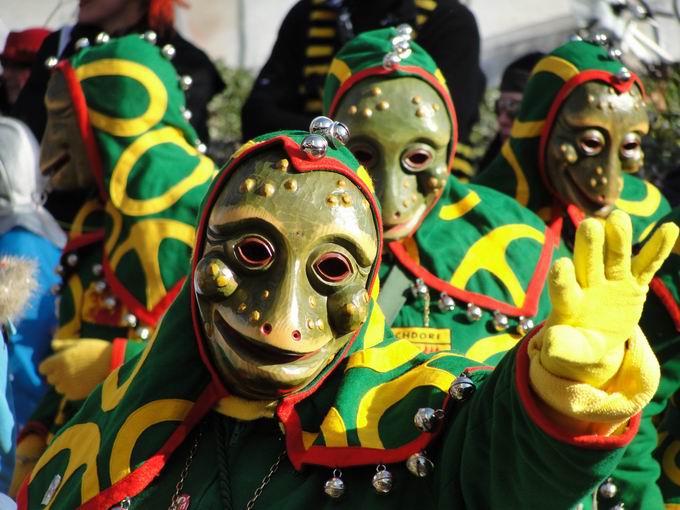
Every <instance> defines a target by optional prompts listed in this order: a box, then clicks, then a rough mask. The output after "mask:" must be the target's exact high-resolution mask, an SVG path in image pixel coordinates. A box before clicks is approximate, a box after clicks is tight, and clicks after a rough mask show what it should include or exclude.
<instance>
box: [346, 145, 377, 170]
mask: <svg viewBox="0 0 680 510" xmlns="http://www.w3.org/2000/svg"><path fill="white" fill-rule="evenodd" d="M351 150H352V154H354V157H355V158H357V161H358V162H359V163H361V164H362V165H363V166H364V167H366V168H369V167H371V166H373V165H374V164H375V160H376V157H375V151H374V150H373V148H372V147H369V146H368V145H364V144H360V145H355V146H354V147H352V149H351Z"/></svg>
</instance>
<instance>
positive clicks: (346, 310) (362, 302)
mask: <svg viewBox="0 0 680 510" xmlns="http://www.w3.org/2000/svg"><path fill="white" fill-rule="evenodd" d="M368 302H369V297H368V292H367V291H366V289H365V288H364V287H363V286H362V285H359V284H352V285H348V286H347V287H345V288H343V289H341V290H339V291H337V292H336V293H335V294H332V295H331V296H330V297H329V298H328V305H327V306H328V318H329V321H330V323H331V327H332V328H333V330H334V331H335V332H336V335H345V334H347V333H350V332H352V331H356V330H357V329H359V328H360V327H361V326H362V324H363V323H364V322H365V321H366V317H367V316H368Z"/></svg>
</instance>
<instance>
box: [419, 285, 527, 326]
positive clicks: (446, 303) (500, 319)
mask: <svg viewBox="0 0 680 510" xmlns="http://www.w3.org/2000/svg"><path fill="white" fill-rule="evenodd" d="M429 292H430V291H429V289H428V287H427V285H426V284H425V282H424V281H423V280H422V279H421V278H418V279H416V281H415V282H414V283H413V284H412V285H411V293H412V294H413V297H415V298H425V297H426V296H429ZM437 306H438V308H439V310H440V311H441V312H452V311H453V310H455V308H456V302H455V301H454V300H453V298H452V297H451V296H449V295H448V294H447V293H446V292H441V293H440V294H439V301H438V302H437ZM465 314H466V315H467V318H468V320H469V321H470V322H477V321H478V320H480V319H481V318H482V317H483V316H484V312H483V310H482V309H481V308H480V307H479V306H477V305H475V304H474V303H468V304H467V309H466V311H465ZM491 321H492V323H493V327H494V329H495V330H496V331H498V332H501V331H505V330H507V329H508V328H509V327H510V320H509V319H508V316H507V315H505V314H503V313H501V312H499V311H498V310H496V311H494V312H493V316H492V318H491ZM533 328H534V321H533V320H531V318H530V317H524V316H520V317H519V318H518V323H517V333H518V334H520V335H522V336H524V335H526V334H527V333H528V332H529V331H531V330H532V329H533Z"/></svg>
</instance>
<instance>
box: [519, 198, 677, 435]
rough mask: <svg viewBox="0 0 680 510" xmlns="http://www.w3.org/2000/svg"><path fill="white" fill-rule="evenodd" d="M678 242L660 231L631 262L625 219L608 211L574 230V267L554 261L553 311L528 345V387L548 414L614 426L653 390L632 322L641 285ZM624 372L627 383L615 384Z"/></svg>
mask: <svg viewBox="0 0 680 510" xmlns="http://www.w3.org/2000/svg"><path fill="white" fill-rule="evenodd" d="M677 235H678V228H677V227H676V226H675V225H674V224H672V223H668V224H665V225H663V226H661V227H660V228H659V229H658V230H657V231H656V232H655V234H654V235H653V236H652V238H651V239H650V241H649V242H648V243H647V244H646V245H645V246H644V247H643V248H642V250H641V251H640V253H639V254H638V255H637V256H636V257H635V258H633V259H632V261H631V251H632V246H631V239H632V226H631V222H630V218H629V217H628V215H627V214H625V213H624V212H622V211H614V212H612V213H611V214H610V216H609V218H608V219H607V221H606V223H605V225H604V226H603V225H602V223H600V222H599V221H598V220H596V219H587V220H585V221H583V222H582V223H581V225H580V226H579V228H578V230H577V232H576V242H575V245H574V261H573V263H572V261H571V260H569V259H560V260H558V261H557V262H556V263H555V264H554V266H553V268H552V270H551V273H550V279H549V291H550V298H551V300H552V306H553V309H552V311H551V313H550V315H549V317H548V320H547V321H546V324H545V326H544V327H543V329H542V330H541V331H540V332H539V333H538V334H537V335H536V336H535V337H534V338H532V340H531V342H530V344H529V356H530V358H531V368H530V379H531V382H532V386H533V387H534V390H535V391H536V392H537V393H538V394H539V395H540V396H541V398H542V399H543V400H544V402H546V403H548V404H549V405H550V406H551V407H552V408H553V409H557V410H558V411H560V412H561V413H563V414H566V415H567V416H570V417H572V418H576V419H584V418H585V419H589V420H595V421H598V420H602V421H610V422H614V421H616V420H617V419H618V420H620V419H621V418H622V417H623V416H631V415H632V414H634V412H636V411H637V410H639V409H638V408H641V407H642V406H644V405H645V404H646V403H647V401H648V400H649V398H651V396H652V395H653V393H654V391H656V386H657V385H658V377H659V375H658V374H659V368H658V363H657V362H656V360H655V359H654V356H653V353H652V351H651V349H650V348H649V345H648V343H647V341H646V339H645V338H644V335H642V333H641V332H640V331H639V328H637V323H638V321H639V319H640V315H641V314H642V307H643V305H644V302H645V298H646V295H647V290H648V284H649V282H650V280H651V279H652V277H653V276H654V273H655V272H656V271H657V270H658V269H659V267H660V266H661V264H662V263H663V261H664V260H665V259H666V257H668V255H669V253H670V250H671V248H672V247H673V244H674V242H675V239H676V238H677ZM624 368H625V371H626V372H627V374H628V375H629V376H630V377H632V378H633V379H634V380H633V381H626V377H621V374H620V373H619V371H620V370H621V371H623V370H624ZM624 386H625V387H624ZM596 389H597V390H599V392H598V391H595V390H596ZM615 394H616V395H615ZM612 397H614V398H613V400H612ZM624 401H625V405H624ZM603 406H604V407H603ZM617 406H618V408H617V409H614V408H615V407H617ZM621 406H623V407H625V408H626V409H625V410H624V409H623V408H622V407H621ZM631 413H632V414H631Z"/></svg>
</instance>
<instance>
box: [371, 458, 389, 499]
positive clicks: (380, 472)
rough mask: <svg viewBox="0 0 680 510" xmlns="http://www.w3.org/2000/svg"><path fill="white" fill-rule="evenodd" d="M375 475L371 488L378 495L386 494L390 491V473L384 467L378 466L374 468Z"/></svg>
mask: <svg viewBox="0 0 680 510" xmlns="http://www.w3.org/2000/svg"><path fill="white" fill-rule="evenodd" d="M375 471H376V473H375V474H374V475H373V480H372V481H371V483H372V484H373V488H374V489H375V492H377V493H378V494H387V493H388V492H390V491H391V490H392V482H393V479H392V473H390V472H389V471H388V470H387V468H386V467H385V466H384V465H382V464H381V465H379V466H378V467H377V468H376V470H375Z"/></svg>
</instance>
